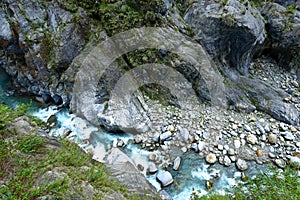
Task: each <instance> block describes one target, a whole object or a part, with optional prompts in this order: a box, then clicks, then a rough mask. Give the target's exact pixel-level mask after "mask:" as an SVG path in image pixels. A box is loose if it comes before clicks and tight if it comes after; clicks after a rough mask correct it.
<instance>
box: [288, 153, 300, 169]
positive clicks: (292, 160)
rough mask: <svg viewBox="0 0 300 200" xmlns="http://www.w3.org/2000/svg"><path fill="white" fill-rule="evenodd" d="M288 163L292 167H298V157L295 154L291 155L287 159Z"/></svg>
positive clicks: (299, 162) (299, 165)
mask: <svg viewBox="0 0 300 200" xmlns="http://www.w3.org/2000/svg"><path fill="white" fill-rule="evenodd" d="M289 163H290V165H291V166H292V167H295V168H299V167H300V158H299V157H296V156H292V157H291V158H290V160H289Z"/></svg>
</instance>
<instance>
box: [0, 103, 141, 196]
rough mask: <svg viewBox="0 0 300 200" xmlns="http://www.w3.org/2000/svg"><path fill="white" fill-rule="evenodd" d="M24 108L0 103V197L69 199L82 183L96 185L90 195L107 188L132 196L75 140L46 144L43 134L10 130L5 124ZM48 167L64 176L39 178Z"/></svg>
mask: <svg viewBox="0 0 300 200" xmlns="http://www.w3.org/2000/svg"><path fill="white" fill-rule="evenodd" d="M27 108H28V106H25V105H21V106H19V108H18V109H16V110H13V109H11V108H9V107H7V106H5V105H3V104H0V119H1V129H0V130H1V131H0V136H1V139H0V180H1V183H0V199H7V200H15V199H22V200H27V199H28V200H31V199H36V198H38V197H41V196H45V195H51V196H54V197H55V198H56V199H72V198H74V195H75V197H76V195H77V196H78V195H79V196H80V195H81V194H82V193H83V192H84V191H85V186H84V185H83V183H88V184H90V185H92V186H93V188H95V189H96V193H95V194H94V195H93V199H102V198H103V195H104V194H108V193H111V192H119V193H121V194H123V195H124V196H125V197H126V198H128V199H136V197H135V196H131V195H129V194H128V193H127V189H126V187H124V186H122V185H120V184H119V183H118V182H116V181H115V180H112V179H111V178H110V174H109V173H108V172H107V171H106V168H105V166H104V165H102V164H101V163H98V162H96V161H93V160H92V155H89V154H86V153H84V152H83V151H82V150H81V149H80V148H79V147H78V146H77V145H76V144H75V143H73V142H70V141H68V140H66V139H60V142H58V144H59V145H56V146H55V148H54V147H52V148H50V147H49V144H51V143H49V142H48V141H49V139H47V138H45V137H41V136H37V135H35V133H24V134H16V133H13V132H12V131H11V130H10V129H9V128H8V125H9V124H10V123H13V121H14V119H15V118H17V117H20V116H23V115H26V110H27ZM29 119H30V118H29ZM35 124H36V123H35ZM37 128H38V127H37ZM49 171H59V173H60V174H64V176H62V177H58V178H56V179H55V180H52V181H39V180H43V178H42V177H44V179H45V176H46V174H47V172H49ZM46 179H47V178H46Z"/></svg>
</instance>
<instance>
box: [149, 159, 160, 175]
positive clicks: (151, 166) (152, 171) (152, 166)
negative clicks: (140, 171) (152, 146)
mask: <svg viewBox="0 0 300 200" xmlns="http://www.w3.org/2000/svg"><path fill="white" fill-rule="evenodd" d="M157 171H158V169H157V167H156V165H155V164H154V163H152V162H151V163H149V165H148V172H149V173H150V174H155V173H156V172H157Z"/></svg>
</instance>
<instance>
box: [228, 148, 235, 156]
mask: <svg viewBox="0 0 300 200" xmlns="http://www.w3.org/2000/svg"><path fill="white" fill-rule="evenodd" d="M234 154H235V151H234V149H232V148H230V149H228V155H230V156H233V155H234Z"/></svg>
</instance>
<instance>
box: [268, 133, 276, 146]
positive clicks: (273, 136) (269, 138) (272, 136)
mask: <svg viewBox="0 0 300 200" xmlns="http://www.w3.org/2000/svg"><path fill="white" fill-rule="evenodd" d="M268 141H269V143H271V144H276V142H277V135H275V134H273V133H271V134H270V135H269V136H268Z"/></svg>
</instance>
